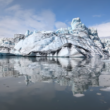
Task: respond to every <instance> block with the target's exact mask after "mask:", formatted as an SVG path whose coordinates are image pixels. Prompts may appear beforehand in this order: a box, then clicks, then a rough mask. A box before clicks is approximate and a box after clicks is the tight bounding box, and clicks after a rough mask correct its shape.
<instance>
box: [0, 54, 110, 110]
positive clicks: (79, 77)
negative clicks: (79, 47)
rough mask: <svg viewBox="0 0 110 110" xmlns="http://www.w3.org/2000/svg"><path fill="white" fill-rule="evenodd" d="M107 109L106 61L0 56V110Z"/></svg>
mask: <svg viewBox="0 0 110 110" xmlns="http://www.w3.org/2000/svg"><path fill="white" fill-rule="evenodd" d="M23 109H26V110H37V109H39V110H44V109H46V110H68V109H69V110H110V60H109V59H107V60H103V59H99V58H96V57H93V58H91V59H83V58H57V57H54V58H52V57H14V56H8V57H5V56H1V57H0V110H23Z"/></svg>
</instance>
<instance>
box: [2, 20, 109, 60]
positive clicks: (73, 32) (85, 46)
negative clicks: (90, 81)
mask: <svg viewBox="0 0 110 110" xmlns="http://www.w3.org/2000/svg"><path fill="white" fill-rule="evenodd" d="M107 46H109V45H105V44H104V43H103V42H102V41H101V40H100V38H99V37H98V33H97V30H95V29H90V28H87V27H86V26H85V25H84V24H82V23H81V20H80V18H74V19H73V20H72V22H71V27H69V28H61V29H58V30H56V31H34V32H30V31H29V30H28V31H27V32H26V33H25V34H15V36H14V38H0V55H3V56H4V55H5V56H7V55H8V56H11V55H17V56H36V57H37V56H38V57H40V56H42V57H43V56H44V57H86V58H91V57H94V56H99V57H103V58H107V57H108V56H109V47H107Z"/></svg>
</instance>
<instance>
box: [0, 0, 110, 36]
mask: <svg viewBox="0 0 110 110" xmlns="http://www.w3.org/2000/svg"><path fill="white" fill-rule="evenodd" d="M76 17H80V19H81V21H82V22H83V23H84V24H85V25H86V26H87V27H94V28H96V29H97V30H98V33H99V37H109V36H110V0H0V37H13V36H14V34H16V33H22V34H24V33H25V31H26V30H31V31H34V30H55V29H58V28H61V27H62V28H65V27H69V26H70V23H71V21H72V19H73V18H76Z"/></svg>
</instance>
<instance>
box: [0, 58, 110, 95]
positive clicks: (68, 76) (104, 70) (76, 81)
mask: <svg viewBox="0 0 110 110" xmlns="http://www.w3.org/2000/svg"><path fill="white" fill-rule="evenodd" d="M108 66H109V62H102V61H101V60H99V59H98V58H94V59H89V60H84V59H70V58H57V57H56V58H51V57H48V58H45V57H42V58H41V57H40V58H38V57H37V58H35V57H32V58H24V57H9V58H3V57H2V58H1V59H0V77H7V76H21V75H22V76H24V77H25V82H26V84H29V83H30V82H33V83H35V82H48V83H50V82H55V83H58V84H60V85H61V86H71V87H72V92H73V95H74V96H84V95H83V92H84V91H86V90H87V89H88V87H90V86H94V87H97V86H105V87H108V86H110V85H109V84H110V74H109V71H110V70H109V68H108Z"/></svg>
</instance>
